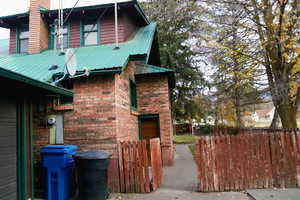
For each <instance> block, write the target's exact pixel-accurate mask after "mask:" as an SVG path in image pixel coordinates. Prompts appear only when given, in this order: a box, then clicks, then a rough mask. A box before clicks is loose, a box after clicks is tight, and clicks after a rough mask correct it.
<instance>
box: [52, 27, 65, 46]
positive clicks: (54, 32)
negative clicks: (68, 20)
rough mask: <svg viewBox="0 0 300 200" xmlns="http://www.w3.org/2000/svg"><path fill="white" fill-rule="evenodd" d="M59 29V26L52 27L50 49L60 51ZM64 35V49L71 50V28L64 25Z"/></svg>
mask: <svg viewBox="0 0 300 200" xmlns="http://www.w3.org/2000/svg"><path fill="white" fill-rule="evenodd" d="M57 29H58V27H57V26H54V27H51V34H50V38H49V48H50V49H60V44H59V40H58V30H57ZM62 33H63V48H64V49H67V48H69V26H68V25H64V28H63V30H62Z"/></svg>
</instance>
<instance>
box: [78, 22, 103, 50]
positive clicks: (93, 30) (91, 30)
mask: <svg viewBox="0 0 300 200" xmlns="http://www.w3.org/2000/svg"><path fill="white" fill-rule="evenodd" d="M98 29H99V27H98V23H97V20H89V21H84V22H83V23H82V35H81V37H82V40H81V43H82V46H89V45H98V44H99V32H98Z"/></svg>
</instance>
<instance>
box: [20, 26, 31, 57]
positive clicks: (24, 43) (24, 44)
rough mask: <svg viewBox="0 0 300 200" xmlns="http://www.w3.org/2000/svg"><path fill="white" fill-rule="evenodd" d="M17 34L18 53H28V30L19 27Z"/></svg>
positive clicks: (25, 27)
mask: <svg viewBox="0 0 300 200" xmlns="http://www.w3.org/2000/svg"><path fill="white" fill-rule="evenodd" d="M18 30H19V32H18V50H17V52H18V53H28V43H29V28H28V27H27V26H23V27H20V28H19V29H18Z"/></svg>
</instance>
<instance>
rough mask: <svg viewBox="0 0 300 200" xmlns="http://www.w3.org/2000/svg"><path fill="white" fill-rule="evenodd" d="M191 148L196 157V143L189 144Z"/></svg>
mask: <svg viewBox="0 0 300 200" xmlns="http://www.w3.org/2000/svg"><path fill="white" fill-rule="evenodd" d="M189 149H190V150H191V152H192V154H193V156H194V158H195V150H196V146H195V145H194V144H191V145H189Z"/></svg>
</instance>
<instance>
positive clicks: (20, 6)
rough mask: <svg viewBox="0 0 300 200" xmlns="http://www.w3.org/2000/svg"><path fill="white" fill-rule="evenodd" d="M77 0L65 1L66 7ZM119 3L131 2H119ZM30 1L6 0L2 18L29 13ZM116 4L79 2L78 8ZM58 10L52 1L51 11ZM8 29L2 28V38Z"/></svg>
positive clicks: (90, 0) (1, 8) (0, 7)
mask: <svg viewBox="0 0 300 200" xmlns="http://www.w3.org/2000/svg"><path fill="white" fill-rule="evenodd" d="M76 1H77V0H63V4H64V7H67V8H69V7H73V5H74V4H75V3H76ZM117 1H118V2H122V1H130V0H117ZM29 2H30V0H5V1H3V0H2V1H1V4H0V16H6V15H12V14H17V13H22V12H26V11H28V8H29ZM110 2H114V0H79V2H78V4H77V6H76V7H79V6H86V5H96V4H103V3H110ZM55 8H58V0H51V9H55ZM8 37H9V31H8V29H3V28H0V38H8Z"/></svg>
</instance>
